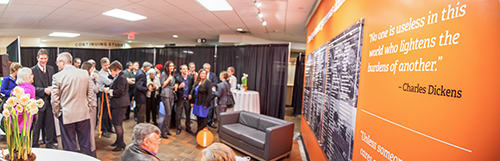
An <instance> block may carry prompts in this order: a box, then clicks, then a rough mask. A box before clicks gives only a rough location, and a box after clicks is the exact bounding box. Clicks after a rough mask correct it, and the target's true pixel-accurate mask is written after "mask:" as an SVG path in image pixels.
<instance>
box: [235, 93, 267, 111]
mask: <svg viewBox="0 0 500 161" xmlns="http://www.w3.org/2000/svg"><path fill="white" fill-rule="evenodd" d="M231 92H232V93H233V97H234V102H235V103H234V111H240V110H245V111H249V112H253V113H258V114H260V95H259V92H257V91H251V90H247V91H246V92H243V91H239V90H233V91H231Z"/></svg>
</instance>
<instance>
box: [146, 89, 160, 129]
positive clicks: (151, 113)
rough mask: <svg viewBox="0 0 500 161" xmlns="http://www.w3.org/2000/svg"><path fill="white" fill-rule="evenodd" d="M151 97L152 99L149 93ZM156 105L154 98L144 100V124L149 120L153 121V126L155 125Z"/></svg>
mask: <svg viewBox="0 0 500 161" xmlns="http://www.w3.org/2000/svg"><path fill="white" fill-rule="evenodd" d="M151 97H153V93H151ZM157 105H158V103H157V102H156V98H147V99H146V123H149V120H151V119H152V120H153V124H155V125H157V123H156V119H157V118H156V115H157V114H158V108H157V107H158V106H157Z"/></svg>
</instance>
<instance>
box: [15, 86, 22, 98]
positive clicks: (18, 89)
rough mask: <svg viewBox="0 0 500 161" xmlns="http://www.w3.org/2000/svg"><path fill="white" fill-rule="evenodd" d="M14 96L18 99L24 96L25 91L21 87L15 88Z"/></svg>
mask: <svg viewBox="0 0 500 161" xmlns="http://www.w3.org/2000/svg"><path fill="white" fill-rule="evenodd" d="M12 94H13V95H14V96H16V97H20V96H22V95H23V94H24V89H23V88H21V87H19V86H17V87H14V89H12Z"/></svg>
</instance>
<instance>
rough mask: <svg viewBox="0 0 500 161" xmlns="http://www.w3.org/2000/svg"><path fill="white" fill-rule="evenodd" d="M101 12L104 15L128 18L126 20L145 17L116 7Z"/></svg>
mask: <svg viewBox="0 0 500 161" xmlns="http://www.w3.org/2000/svg"><path fill="white" fill-rule="evenodd" d="M102 14H103V15H106V16H110V17H116V18H121V19H124V20H128V21H138V20H143V19H147V17H146V16H143V15H139V14H136V13H132V12H129V11H125V10H121V9H117V8H115V9H112V10H109V11H106V12H104V13H102Z"/></svg>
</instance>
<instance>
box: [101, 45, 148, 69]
mask: <svg viewBox="0 0 500 161" xmlns="http://www.w3.org/2000/svg"><path fill="white" fill-rule="evenodd" d="M154 50H155V49H154V48H132V49H112V50H111V58H110V59H109V60H110V61H111V62H113V61H114V60H118V61H120V63H122V65H123V66H124V68H126V67H125V65H126V64H127V62H128V61H132V62H134V61H138V62H139V65H140V66H141V67H142V63H144V62H145V61H148V62H150V63H151V64H153V59H154Z"/></svg>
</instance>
